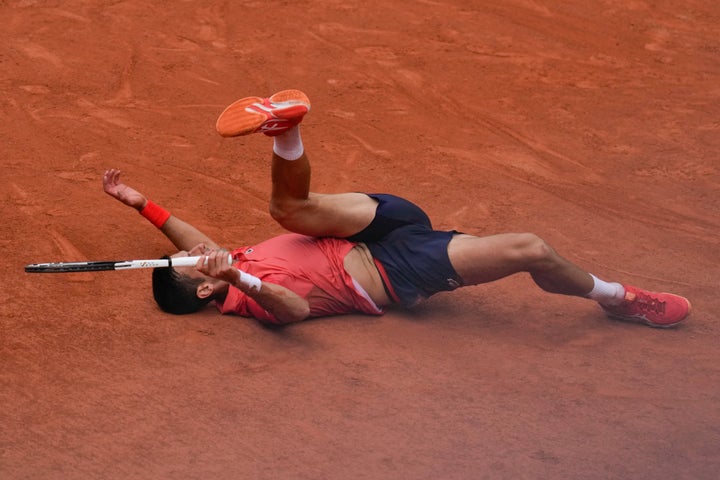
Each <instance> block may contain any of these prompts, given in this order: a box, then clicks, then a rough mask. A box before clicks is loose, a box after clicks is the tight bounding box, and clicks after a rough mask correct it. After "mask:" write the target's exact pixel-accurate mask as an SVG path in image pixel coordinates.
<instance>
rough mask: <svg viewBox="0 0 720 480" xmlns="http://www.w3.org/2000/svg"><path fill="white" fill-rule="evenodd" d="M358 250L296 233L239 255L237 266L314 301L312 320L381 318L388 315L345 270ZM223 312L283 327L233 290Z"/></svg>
mask: <svg viewBox="0 0 720 480" xmlns="http://www.w3.org/2000/svg"><path fill="white" fill-rule="evenodd" d="M354 246H355V243H353V242H350V241H347V240H342V239H338V238H315V237H308V236H305V235H299V234H295V233H290V234H285V235H280V236H277V237H274V238H271V239H270V240H266V241H264V242H262V243H259V244H257V245H254V246H252V247H243V248H238V249H236V250H233V251H232V255H233V258H234V259H235V262H234V263H233V265H234V266H235V267H236V268H238V269H240V270H242V271H244V272H247V273H249V274H251V275H255V276H256V277H258V278H259V279H260V280H262V281H263V282H268V283H274V284H276V285H281V286H283V287H285V288H287V289H288V290H291V291H293V292H294V293H296V294H298V295H299V296H301V297H303V298H304V299H306V300H308V302H309V303H310V316H311V317H320V316H326V315H341V314H344V313H351V312H359V313H367V314H371V315H380V314H382V313H383V310H382V309H381V308H379V307H378V306H377V305H375V303H374V302H373V301H372V300H371V299H370V297H369V295H368V294H367V292H365V290H364V289H363V288H362V287H361V286H360V285H359V284H358V283H357V282H356V281H355V280H354V279H353V278H352V277H351V276H350V274H348V273H347V272H346V271H345V268H344V266H343V260H344V259H345V256H346V255H347V254H348V253H349V252H350V250H352V248H353V247H354ZM318 289H319V290H321V292H318ZM318 293H319V294H318ZM218 309H219V310H220V312H221V313H229V314H235V315H241V316H243V317H254V318H256V319H258V320H260V321H264V322H270V323H277V319H276V318H275V317H274V316H273V315H272V314H271V313H270V312H268V311H266V310H265V309H264V308H262V307H261V306H260V305H259V304H258V303H257V302H256V301H255V300H253V299H252V298H250V297H249V296H247V295H245V294H244V293H243V292H242V291H240V290H239V289H237V288H235V287H233V286H230V287H229V289H228V294H227V297H225V300H224V301H219V302H218Z"/></svg>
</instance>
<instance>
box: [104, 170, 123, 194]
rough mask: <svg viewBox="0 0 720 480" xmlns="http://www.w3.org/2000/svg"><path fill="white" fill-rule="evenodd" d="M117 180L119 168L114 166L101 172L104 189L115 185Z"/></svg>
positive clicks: (118, 178)
mask: <svg viewBox="0 0 720 480" xmlns="http://www.w3.org/2000/svg"><path fill="white" fill-rule="evenodd" d="M119 180H120V170H118V169H116V168H111V169H109V170H105V173H104V174H103V187H104V188H105V191H107V190H108V189H109V188H112V187H114V186H116V185H117V184H118V182H119ZM108 193H109V192H108Z"/></svg>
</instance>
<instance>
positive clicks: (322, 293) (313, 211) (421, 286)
mask: <svg viewBox="0 0 720 480" xmlns="http://www.w3.org/2000/svg"><path fill="white" fill-rule="evenodd" d="M309 110H310V102H309V100H308V98H307V96H306V95H305V94H303V93H302V92H300V91H297V90H285V91H282V92H279V93H276V94H275V95H273V96H271V97H269V98H260V97H248V98H243V99H241V100H238V101H237V102H235V103H233V104H232V105H230V106H229V107H228V108H227V109H225V111H224V112H223V113H222V114H221V115H220V117H219V118H218V121H217V125H216V128H217V130H218V132H219V133H220V134H221V135H223V136H226V137H233V136H238V135H247V134H251V133H256V132H261V133H264V134H265V135H267V136H270V137H272V138H273V153H272V195H271V199H270V214H271V216H272V217H273V218H274V219H275V220H276V221H277V222H279V224H280V225H282V226H283V227H284V228H285V229H287V230H289V231H290V232H293V233H288V234H285V235H280V236H277V237H274V238H271V239H269V240H267V241H264V242H261V243H258V244H256V245H252V246H243V247H240V248H236V249H234V250H232V251H231V252H230V253H231V255H232V259H233V261H232V264H230V260H229V258H228V251H227V250H224V249H222V248H220V246H219V245H217V243H215V242H214V241H212V240H211V239H210V238H208V237H207V236H206V235H204V234H203V233H201V232H200V231H199V230H197V229H196V228H194V227H193V226H191V225H189V224H188V223H186V222H184V221H182V220H180V219H179V218H177V217H175V216H174V215H171V214H170V213H169V212H167V211H166V210H165V209H163V208H162V207H160V206H158V205H156V204H155V203H153V202H151V201H149V200H147V198H146V197H145V196H144V195H143V194H141V193H140V192H138V191H137V190H135V189H133V188H131V187H129V186H128V185H126V184H124V183H122V181H121V179H120V172H119V171H118V170H115V169H112V170H108V171H107V172H105V174H104V176H103V188H104V190H105V192H107V193H108V194H109V195H111V196H112V197H114V198H116V199H118V200H119V201H121V202H122V203H124V204H125V205H128V206H130V207H133V208H135V209H136V210H138V211H139V212H140V214H141V215H143V216H144V217H145V218H147V219H148V220H150V221H151V222H152V223H153V224H154V225H155V226H156V227H158V228H159V229H160V231H161V232H162V233H164V234H165V236H166V237H167V238H168V239H169V240H170V241H171V242H172V243H173V244H174V245H175V246H176V247H177V248H178V249H179V250H180V251H179V252H177V253H175V254H174V255H172V257H180V256H196V255H200V256H201V258H200V260H199V261H198V263H197V265H196V266H195V267H175V268H158V269H155V270H154V271H153V278H152V281H153V295H154V297H155V300H156V301H157V303H158V305H159V306H160V308H161V309H162V310H164V311H166V312H170V313H174V314H184V313H191V312H195V311H198V310H200V309H201V308H203V307H204V306H205V305H207V304H208V303H210V302H211V301H214V302H215V303H216V305H217V307H218V309H219V310H220V312H222V313H230V314H236V315H241V316H246V317H254V318H256V319H257V320H259V321H262V322H269V323H275V324H285V323H290V322H298V321H300V320H304V319H307V318H311V317H320V316H326V315H338V314H345V313H351V312H359V313H366V314H373V315H379V314H382V313H383V310H384V308H385V307H388V306H390V305H392V304H399V305H402V306H412V305H415V304H417V303H418V302H419V301H421V300H423V299H426V298H428V297H430V296H431V295H433V294H435V293H438V292H441V291H448V290H454V289H456V288H458V287H462V286H469V285H478V284H482V283H487V282H492V281H495V280H499V279H501V278H503V277H506V276H508V275H512V274H515V273H519V272H527V273H529V274H530V276H531V278H532V280H533V281H534V282H535V283H536V284H537V285H538V286H539V287H540V288H541V289H543V290H545V291H546V292H550V293H557V294H563V295H572V296H577V297H584V298H588V299H591V300H594V301H596V302H598V303H599V304H600V306H601V307H602V309H603V310H604V311H605V312H606V313H607V314H608V315H609V316H612V317H617V318H620V319H623V320H630V321H639V322H642V323H645V324H647V325H650V326H652V327H673V326H676V325H678V324H679V323H680V322H682V321H683V320H685V319H686V318H687V316H688V314H689V313H690V303H689V302H688V300H687V299H685V298H683V297H680V296H677V295H673V294H669V293H655V292H649V291H646V290H642V289H640V288H637V287H633V286H629V285H621V284H620V283H609V282H606V281H604V280H600V279H599V278H597V277H596V276H594V275H591V274H589V273H587V272H585V271H584V270H582V269H581V268H579V267H578V266H576V265H574V264H572V263H571V262H569V261H568V260H566V259H565V258H563V257H561V256H560V255H558V253H557V252H556V251H555V250H554V249H553V248H552V247H550V246H549V245H548V244H547V243H545V242H544V241H543V240H542V239H540V238H539V237H538V236H536V235H534V234H531V233H506V234H500V235H492V236H486V237H477V236H473V235H468V234H464V233H459V232H456V231H439V230H434V229H433V228H432V226H431V224H430V220H429V219H428V216H427V215H426V214H425V213H424V212H423V211H422V210H421V209H420V208H419V207H418V206H416V205H414V204H412V203H410V202H409V201H407V200H404V199H402V198H399V197H396V196H393V195H388V194H364V193H343V194H320V193H313V192H310V191H309V187H310V164H309V161H308V157H307V155H306V154H305V151H304V147H303V143H302V140H301V136H300V126H299V124H300V122H301V121H302V119H303V116H304V115H305V114H306V113H307V112H308V111H309Z"/></svg>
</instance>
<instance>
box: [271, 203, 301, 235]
mask: <svg viewBox="0 0 720 480" xmlns="http://www.w3.org/2000/svg"><path fill="white" fill-rule="evenodd" d="M305 208H306V207H305V205H304V203H303V202H297V201H288V200H277V199H272V200H271V201H270V207H269V209H270V216H271V217H272V218H273V220H275V221H276V222H277V223H279V224H280V225H281V226H283V227H285V228H287V229H288V230H293V228H291V227H292V226H294V225H296V224H298V222H299V219H300V218H301V217H302V216H303V214H304V212H305Z"/></svg>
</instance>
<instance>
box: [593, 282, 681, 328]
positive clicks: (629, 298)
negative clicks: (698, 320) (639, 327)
mask: <svg viewBox="0 0 720 480" xmlns="http://www.w3.org/2000/svg"><path fill="white" fill-rule="evenodd" d="M623 287H624V288H625V300H624V301H623V302H622V303H621V304H620V305H603V304H600V306H601V307H602V308H603V310H605V313H606V314H607V315H608V316H610V317H615V318H619V319H620V320H630V321H640V322H642V323H644V324H646V325H650V326H651V327H659V328H669V327H674V326H676V325H677V324H679V323H680V322H682V321H683V320H685V319H686V318H687V316H688V315H690V310H691V307H690V302H689V301H688V299H687V298H684V297H681V296H679V295H673V294H672V293H657V292H648V291H647V290H642V289H640V288H637V287H632V286H629V285H623Z"/></svg>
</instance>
